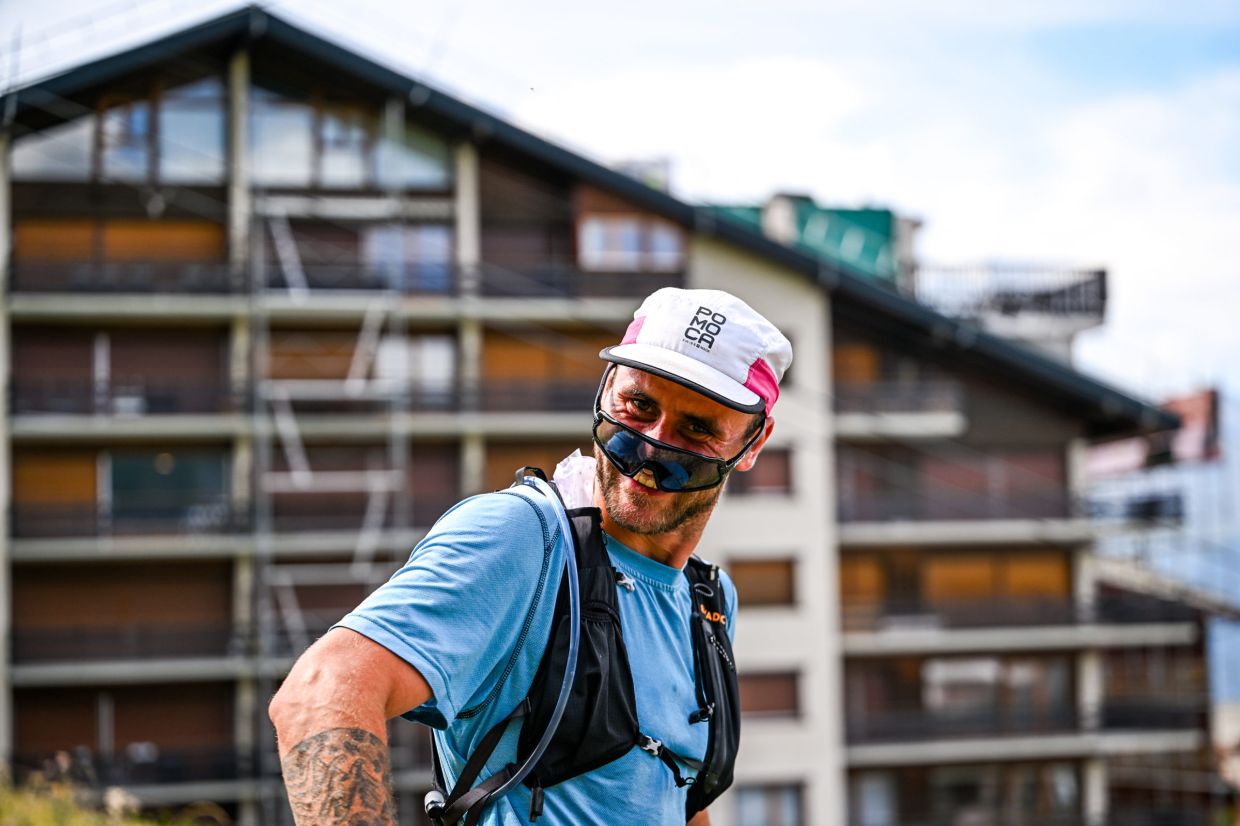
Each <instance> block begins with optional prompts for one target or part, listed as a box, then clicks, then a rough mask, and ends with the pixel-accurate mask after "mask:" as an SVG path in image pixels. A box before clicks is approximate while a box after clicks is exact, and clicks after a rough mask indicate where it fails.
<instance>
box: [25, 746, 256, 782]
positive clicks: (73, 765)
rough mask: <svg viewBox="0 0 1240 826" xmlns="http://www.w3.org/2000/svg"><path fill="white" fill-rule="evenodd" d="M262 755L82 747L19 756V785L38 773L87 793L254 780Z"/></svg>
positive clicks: (220, 749)
mask: <svg viewBox="0 0 1240 826" xmlns="http://www.w3.org/2000/svg"><path fill="white" fill-rule="evenodd" d="M257 766H258V755H257V754H249V753H239V752H238V751H237V750H236V749H233V748H227V747H216V748H198V749H167V748H162V747H160V746H159V745H158V744H156V743H151V742H137V743H130V744H128V745H127V746H126V747H125V748H124V749H121V750H119V751H118V752H117V753H115V754H112V755H106V754H102V753H99V752H95V751H93V750H91V749H89V748H86V747H84V746H71V747H69V748H67V749H65V750H63V751H59V752H50V753H41V754H15V755H14V756H13V767H14V769H15V774H16V776H17V779H18V780H19V781H23V782H25V781H30V780H32V779H33V777H34V776H35V775H36V774H37V775H39V776H41V777H42V778H43V779H44V780H49V781H53V782H57V781H66V782H70V783H73V784H74V785H76V786H81V787H85V788H102V787H107V786H142V785H153V784H163V783H193V782H203V781H218V780H239V779H242V778H248V777H253V776H254V772H255V768H256V767H257Z"/></svg>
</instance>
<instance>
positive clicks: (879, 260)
mask: <svg viewBox="0 0 1240 826" xmlns="http://www.w3.org/2000/svg"><path fill="white" fill-rule="evenodd" d="M777 197H779V198H781V199H782V200H784V201H786V202H788V203H789V205H790V206H791V212H792V214H791V218H792V220H793V225H794V227H795V229H796V238H795V240H794V241H793V243H792V244H791V246H793V247H796V248H797V249H799V250H801V251H802V252H805V253H807V254H809V255H813V256H815V257H817V258H821V259H823V260H826V261H829V262H831V263H832V264H835V265H836V266H839V267H842V268H844V269H847V270H848V271H849V272H852V273H854V274H856V275H858V276H861V277H862V278H870V279H874V280H877V281H882V282H887V283H891V282H894V281H895V280H896V277H897V276H898V275H899V272H898V269H897V261H898V260H899V256H898V254H897V253H898V251H897V244H898V238H897V231H898V224H897V219H896V214H895V213H894V212H892V211H891V210H890V209H885V208H881V207H862V208H856V209H852V208H845V207H826V206H820V205H818V204H817V203H815V202H814V199H813V198H810V197H809V196H808V195H781V196H777ZM706 208H707V209H709V210H712V211H714V212H715V213H717V214H719V215H723V216H726V217H728V218H731V219H732V220H734V221H739V222H741V223H744V224H748V225H750V226H752V227H753V228H754V229H755V230H757V231H758V232H761V231H762V229H763V227H762V212H763V208H762V207H761V206H750V205H737V204H710V205H707V207H706Z"/></svg>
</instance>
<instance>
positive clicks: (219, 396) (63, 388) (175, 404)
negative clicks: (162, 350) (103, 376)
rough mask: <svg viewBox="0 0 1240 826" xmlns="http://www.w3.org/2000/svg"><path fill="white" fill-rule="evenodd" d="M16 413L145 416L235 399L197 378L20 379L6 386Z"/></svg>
mask: <svg viewBox="0 0 1240 826" xmlns="http://www.w3.org/2000/svg"><path fill="white" fill-rule="evenodd" d="M9 392H10V396H11V400H12V401H11V403H12V410H13V412H14V413H15V414H17V415H25V414H40V413H65V414H86V415H93V414H98V415H105V416H148V415H162V414H169V413H220V412H224V411H226V410H230V409H236V408H237V406H238V402H239V401H240V400H236V399H234V398H233V397H232V394H231V393H230V392H229V390H228V389H227V388H226V387H224V385H223V383H222V382H221V383H215V384H212V383H210V382H198V381H194V382H191V381H175V382H158V381H156V382H150V381H147V380H145V379H134V380H132V381H130V380H118V381H113V382H110V383H106V384H101V383H98V382H95V381H93V380H91V379H59V378H53V377H46V378H21V379H14V380H13V382H12V384H11V385H10V390H9Z"/></svg>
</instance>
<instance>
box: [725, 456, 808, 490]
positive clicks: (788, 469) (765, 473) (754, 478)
mask: <svg viewBox="0 0 1240 826" xmlns="http://www.w3.org/2000/svg"><path fill="white" fill-rule="evenodd" d="M728 492H729V493H731V494H733V495H738V496H747V495H749V494H774V495H777V496H787V495H788V494H790V493H792V452H791V451H790V450H789V449H788V448H786V447H767V448H764V449H763V450H762V453H761V454H760V455H759V456H758V461H757V462H756V463H754V466H753V467H752V468H750V469H749V470H747V471H733V472H732V473H729V474H728Z"/></svg>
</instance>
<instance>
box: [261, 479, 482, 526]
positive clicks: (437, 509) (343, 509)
mask: <svg viewBox="0 0 1240 826" xmlns="http://www.w3.org/2000/svg"><path fill="white" fill-rule="evenodd" d="M359 472H361V471H359ZM456 493H457V491H456V489H455V487H450V486H449V487H448V488H446V489H445V490H443V491H442V492H439V493H437V494H435V495H430V494H424V493H423V494H418V495H416V496H412V497H410V502H409V505H410V508H409V510H410V513H409V519H410V520H411V524H412V525H413V526H415V527H428V526H430V525H433V524H434V523H435V520H436V519H438V518H439V517H440V516H442V515H443V513H444V511H446V510H448V509H449V508H450V507H452V506H453V505H454V504H456V502H457V501H458V497H457V495H456ZM399 495H401V496H406V495H407V494H399ZM368 504H369V503H368V497H367V496H366V495H365V494H338V493H336V494H324V493H278V494H275V495H273V497H272V503H271V508H272V513H271V527H272V530H274V531H275V532H277V533H312V532H316V531H358V530H361V529H362V525H363V523H364V522H365V520H366V508H367V506H368ZM380 527H382V528H387V529H391V528H398V527H401V526H398V525H395V524H394V521H393V517H392V508H391V505H388V507H387V510H386V511H385V513H384V519H383V521H382V522H381V523H380Z"/></svg>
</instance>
